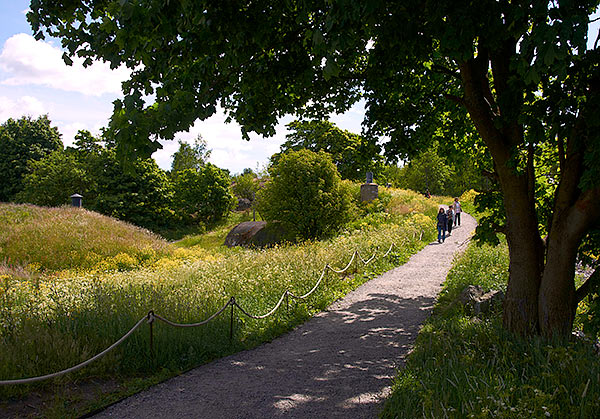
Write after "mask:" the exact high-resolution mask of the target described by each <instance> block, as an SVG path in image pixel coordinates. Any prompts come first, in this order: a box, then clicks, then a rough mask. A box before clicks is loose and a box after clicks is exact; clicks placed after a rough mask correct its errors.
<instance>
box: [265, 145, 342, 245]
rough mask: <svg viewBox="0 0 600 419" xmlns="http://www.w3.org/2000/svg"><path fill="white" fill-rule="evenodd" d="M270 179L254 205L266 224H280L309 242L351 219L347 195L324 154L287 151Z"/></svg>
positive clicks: (329, 158) (273, 168)
mask: <svg viewBox="0 0 600 419" xmlns="http://www.w3.org/2000/svg"><path fill="white" fill-rule="evenodd" d="M269 174H270V175H271V180H270V181H269V182H268V183H267V184H266V185H265V187H264V188H263V189H261V190H260V191H258V193H257V198H256V203H257V208H258V211H259V212H260V214H261V216H262V217H263V218H264V219H265V220H267V221H280V222H282V223H283V224H284V226H285V227H286V228H287V229H288V230H289V231H290V232H292V233H293V234H295V235H296V236H297V237H300V238H303V239H311V238H317V237H322V236H325V235H328V234H330V233H332V232H334V231H336V230H337V229H338V228H339V227H341V226H342V225H344V224H345V223H346V222H347V220H348V219H349V217H350V195H349V193H348V188H344V187H342V183H341V179H340V175H339V173H338V171H337V169H336V167H335V165H334V164H333V162H332V160H331V156H330V155H329V154H327V153H325V152H323V151H320V152H318V153H315V152H312V151H309V150H300V151H289V152H287V153H285V154H284V155H282V156H281V158H280V160H279V161H278V163H277V164H276V165H274V166H272V167H271V169H270V170H269Z"/></svg>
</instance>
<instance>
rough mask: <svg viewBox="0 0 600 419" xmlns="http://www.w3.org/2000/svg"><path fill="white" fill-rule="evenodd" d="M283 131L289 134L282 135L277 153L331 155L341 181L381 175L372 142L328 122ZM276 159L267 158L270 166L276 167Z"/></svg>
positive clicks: (380, 160)
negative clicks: (370, 174)
mask: <svg viewBox="0 0 600 419" xmlns="http://www.w3.org/2000/svg"><path fill="white" fill-rule="evenodd" d="M287 127H288V129H290V130H291V131H292V133H290V134H288V135H286V140H287V141H286V142H285V143H283V144H282V145H281V153H285V152H286V151H288V150H296V151H298V150H301V149H307V150H311V151H315V152H317V151H325V152H327V153H329V154H330V155H331V158H332V160H333V162H334V163H335V165H336V167H337V169H338V172H339V173H340V176H341V177H342V179H349V180H354V181H361V180H362V181H364V179H365V176H366V172H373V176H374V179H375V181H377V179H378V178H379V176H380V175H381V174H382V172H383V156H382V155H381V154H380V151H381V150H380V148H381V147H380V146H379V145H378V144H376V143H375V142H374V141H373V139H370V140H369V139H367V138H365V137H362V136H360V135H358V134H353V133H351V132H349V131H346V130H341V129H339V128H338V127H336V126H335V125H334V124H333V123H331V122H329V121H294V122H290V123H289V124H288V125H287ZM280 155H281V154H274V155H273V156H272V157H271V161H272V163H273V164H277V162H278V160H279V157H280ZM379 182H381V180H379Z"/></svg>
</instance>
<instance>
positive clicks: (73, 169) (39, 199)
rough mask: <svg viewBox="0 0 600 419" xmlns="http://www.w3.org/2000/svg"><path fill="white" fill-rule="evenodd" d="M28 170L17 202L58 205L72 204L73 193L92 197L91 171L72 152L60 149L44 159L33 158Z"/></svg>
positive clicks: (17, 196) (16, 198)
mask: <svg viewBox="0 0 600 419" xmlns="http://www.w3.org/2000/svg"><path fill="white" fill-rule="evenodd" d="M27 169H28V173H27V174H26V175H25V177H24V178H23V183H22V185H23V190H22V191H21V192H19V193H18V194H17V195H16V197H15V200H16V201H17V202H28V203H31V204H35V205H45V206H51V207H56V206H60V205H65V204H70V199H69V197H70V196H71V195H72V194H74V193H78V194H80V195H83V197H84V198H86V197H87V198H90V194H89V192H90V185H91V183H92V182H91V180H90V178H89V174H88V171H87V170H86V166H85V164H84V162H82V161H80V160H78V159H77V158H76V156H74V155H73V154H70V153H66V152H64V151H62V150H57V151H54V152H52V153H51V154H49V155H48V156H47V157H44V158H43V159H41V160H30V162H29V164H28V167H27ZM86 205H87V202H86Z"/></svg>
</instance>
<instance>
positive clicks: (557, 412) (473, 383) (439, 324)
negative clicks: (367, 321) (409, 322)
mask: <svg viewBox="0 0 600 419" xmlns="http://www.w3.org/2000/svg"><path fill="white" fill-rule="evenodd" d="M507 269H508V251H507V248H506V245H505V244H503V245H501V246H500V247H497V248H493V247H490V246H482V247H477V246H475V245H471V246H470V247H469V249H468V250H467V252H466V253H465V255H464V256H462V257H461V258H460V259H458V260H457V261H456V263H455V264H454V267H453V269H452V270H451V272H450V274H449V275H448V279H447V281H446V283H445V286H444V290H443V291H442V294H441V295H440V298H439V301H438V304H437V305H436V307H435V310H434V312H435V314H434V315H433V316H432V317H431V319H430V320H429V321H428V322H427V324H426V325H425V326H424V328H423V329H422V330H421V332H420V334H419V336H418V338H417V342H416V344H415V348H414V350H413V352H412V353H411V355H410V357H409V358H408V360H407V363H406V367H405V368H404V369H402V370H400V371H399V374H398V376H397V377H396V379H395V383H394V389H393V393H392V396H391V397H390V398H389V400H388V402H387V404H386V406H385V410H384V412H383V415H382V417H384V418H414V417H435V418H437V417H460V418H462V417H474V418H478V417H482V418H483V417H502V418H520V417H535V418H545V417H556V418H591V417H597V415H598V412H600V358H599V356H598V354H597V353H595V351H594V348H593V347H592V346H591V345H590V344H588V343H584V342H580V341H573V342H570V343H568V344H561V343H558V342H549V341H544V340H542V339H532V340H525V339H521V338H519V337H516V336H513V335H510V334H508V333H507V332H505V331H504V329H503V328H502V324H501V323H502V322H501V312H500V310H497V311H495V312H493V313H490V314H489V315H485V316H479V317H469V316H468V315H466V314H465V313H464V311H463V309H462V306H461V305H460V304H456V303H454V301H455V299H456V297H457V296H458V295H459V294H460V292H461V291H462V290H463V289H464V288H465V287H466V286H467V285H471V284H473V285H481V286H482V287H483V288H484V289H502V288H504V287H505V284H506V280H507Z"/></svg>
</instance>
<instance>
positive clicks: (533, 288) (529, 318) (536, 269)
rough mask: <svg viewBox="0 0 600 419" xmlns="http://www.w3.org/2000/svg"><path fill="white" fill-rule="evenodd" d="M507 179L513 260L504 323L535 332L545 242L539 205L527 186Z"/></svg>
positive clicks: (520, 331) (523, 331)
mask: <svg viewBox="0 0 600 419" xmlns="http://www.w3.org/2000/svg"><path fill="white" fill-rule="evenodd" d="M501 179H502V177H501ZM501 183H502V181H501ZM506 183H507V182H504V185H503V187H502V191H503V193H504V202H505V209H506V219H507V225H506V239H507V242H508V251H509V255H510V261H509V276H508V287H507V290H506V300H505V302H504V312H503V314H504V315H503V324H504V327H505V328H506V329H507V330H509V331H511V332H513V333H517V334H520V335H531V334H536V333H538V331H539V327H538V291H539V286H540V281H541V274H542V266H543V244H542V242H541V239H540V237H539V232H538V225H537V217H536V214H535V208H534V205H533V202H531V201H530V200H529V198H528V196H527V192H526V191H527V188H526V187H524V186H523V185H521V187H518V186H517V187H511V186H510V185H506Z"/></svg>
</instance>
